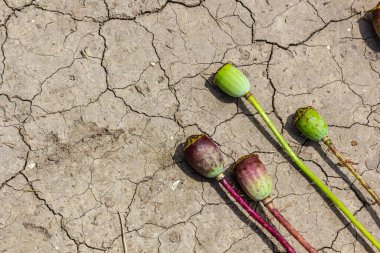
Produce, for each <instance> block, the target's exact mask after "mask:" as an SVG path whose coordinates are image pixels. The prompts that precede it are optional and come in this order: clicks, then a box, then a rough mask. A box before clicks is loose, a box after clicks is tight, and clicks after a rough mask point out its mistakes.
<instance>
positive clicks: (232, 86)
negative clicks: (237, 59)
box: [214, 63, 250, 97]
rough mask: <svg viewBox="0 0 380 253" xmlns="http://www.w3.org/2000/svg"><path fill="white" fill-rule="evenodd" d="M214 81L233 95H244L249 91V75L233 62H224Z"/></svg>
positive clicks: (224, 90)
mask: <svg viewBox="0 0 380 253" xmlns="http://www.w3.org/2000/svg"><path fill="white" fill-rule="evenodd" d="M214 83H215V84H216V85H217V86H218V87H219V88H220V89H221V90H222V91H223V92H225V93H227V94H228V95H230V96H232V97H242V96H244V95H245V94H247V93H248V92H249V88H250V83H249V80H248V79H247V77H246V76H245V75H244V74H243V73H242V72H241V71H240V70H239V69H237V68H236V67H234V66H233V65H232V64H231V63H227V64H224V65H223V66H222V67H221V68H220V69H219V70H218V72H216V74H215V77H214Z"/></svg>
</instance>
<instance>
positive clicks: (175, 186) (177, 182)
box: [172, 179, 181, 191]
mask: <svg viewBox="0 0 380 253" xmlns="http://www.w3.org/2000/svg"><path fill="white" fill-rule="evenodd" d="M179 183H181V180H179V179H178V180H177V181H175V182H174V183H173V184H172V191H175V189H177V186H178V185H179Z"/></svg>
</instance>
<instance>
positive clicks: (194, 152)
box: [183, 134, 224, 178]
mask: <svg viewBox="0 0 380 253" xmlns="http://www.w3.org/2000/svg"><path fill="white" fill-rule="evenodd" d="M183 153H184V155H185V159H186V161H187V162H188V163H189V164H190V165H191V166H192V167H193V168H194V169H195V170H196V171H197V172H198V173H200V174H202V175H203V176H205V177H208V178H214V177H216V176H218V175H219V174H221V173H223V172H224V164H223V163H224V162H223V155H222V152H221V151H220V149H219V147H218V145H217V144H216V143H215V142H214V141H213V140H212V139H211V138H210V137H208V136H207V135H205V134H201V135H192V136H190V137H189V138H187V140H186V144H185V147H184V148H183Z"/></svg>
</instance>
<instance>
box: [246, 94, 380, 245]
mask: <svg viewBox="0 0 380 253" xmlns="http://www.w3.org/2000/svg"><path fill="white" fill-rule="evenodd" d="M244 97H245V98H246V99H247V100H248V101H249V102H250V103H251V104H252V106H253V107H255V109H256V110H257V112H258V113H259V114H260V116H261V117H262V118H263V120H264V121H265V123H266V124H267V125H268V127H269V128H270V129H271V130H272V132H273V134H274V135H275V136H276V138H277V140H278V141H279V142H280V143H281V145H282V147H283V148H284V150H285V151H286V153H287V154H288V155H289V156H290V158H291V159H292V160H293V162H294V163H295V164H296V165H297V166H298V167H299V168H300V169H301V170H302V172H303V173H304V174H305V175H306V176H307V177H308V178H309V179H310V180H311V181H313V183H314V184H315V185H316V186H317V187H318V188H319V189H320V190H321V191H322V192H323V193H324V194H325V195H326V196H327V197H328V198H329V199H330V200H331V201H332V202H333V203H334V204H335V205H336V206H337V207H338V208H339V209H340V210H341V211H342V213H344V215H346V217H347V218H348V219H349V220H350V221H351V222H352V224H354V225H355V226H356V227H357V229H359V230H360V232H362V234H363V235H364V236H365V237H366V238H367V239H368V240H369V241H370V242H371V243H372V244H373V245H374V246H375V247H376V248H377V249H378V250H380V243H379V242H378V241H376V239H375V237H373V236H372V235H371V233H370V232H368V231H367V230H366V229H365V227H364V226H363V225H362V224H360V222H359V221H358V220H357V219H356V218H355V216H354V215H353V214H351V212H350V211H349V210H348V209H347V208H346V207H345V206H344V204H343V203H342V202H341V201H340V200H339V199H338V198H337V197H336V196H335V195H334V194H333V193H332V192H331V191H330V190H329V188H327V187H326V185H325V184H324V183H323V182H322V181H321V180H320V179H319V178H318V177H317V176H316V175H315V174H314V173H313V172H312V171H311V170H310V169H309V168H308V167H307V166H306V165H305V164H304V163H303V162H302V160H301V159H300V158H299V157H298V156H297V155H296V153H295V152H294V151H293V150H292V149H291V147H290V146H289V144H288V143H287V142H286V140H285V138H284V137H283V136H282V135H281V133H280V132H279V131H278V130H277V128H276V127H275V125H274V124H273V122H272V121H271V120H270V118H269V117H268V115H267V114H266V113H265V112H264V110H263V108H261V106H260V104H259V103H258V102H257V101H256V99H255V98H254V97H253V95H252V94H251V93H250V92H249V93H248V94H246V95H245V96H244Z"/></svg>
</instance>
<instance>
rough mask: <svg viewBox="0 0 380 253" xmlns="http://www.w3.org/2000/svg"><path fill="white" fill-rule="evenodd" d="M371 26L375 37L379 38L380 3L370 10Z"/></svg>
mask: <svg viewBox="0 0 380 253" xmlns="http://www.w3.org/2000/svg"><path fill="white" fill-rule="evenodd" d="M372 25H373V28H375V31H376V34H377V37H379V38H380V2H379V3H378V4H377V5H376V7H375V8H374V9H373V10H372Z"/></svg>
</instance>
